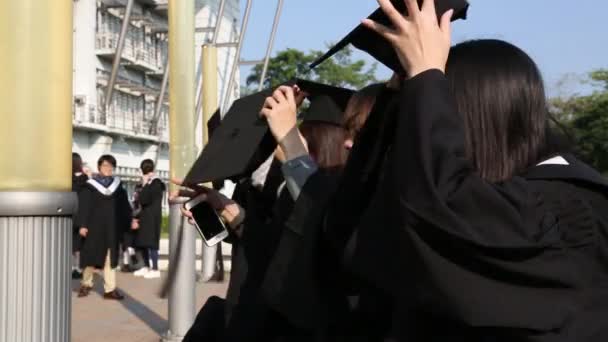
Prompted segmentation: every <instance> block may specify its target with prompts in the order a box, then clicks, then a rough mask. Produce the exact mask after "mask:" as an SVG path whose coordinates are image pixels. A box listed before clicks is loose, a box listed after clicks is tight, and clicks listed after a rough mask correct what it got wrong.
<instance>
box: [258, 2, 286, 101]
mask: <svg viewBox="0 0 608 342" xmlns="http://www.w3.org/2000/svg"><path fill="white" fill-rule="evenodd" d="M282 8H283V0H279V2H278V3H277V10H276V12H275V14H274V22H273V24H272V31H271V32H270V41H269V42H268V48H267V49H266V56H265V57H264V67H263V68H262V75H261V76H260V82H259V85H258V91H262V89H264V79H265V78H266V72H267V71H268V62H269V61H270V54H271V53H272V48H273V46H274V37H275V36H276V33H277V28H278V27H279V21H280V20H281V9H282Z"/></svg>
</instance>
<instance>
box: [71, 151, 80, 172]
mask: <svg viewBox="0 0 608 342" xmlns="http://www.w3.org/2000/svg"><path fill="white" fill-rule="evenodd" d="M80 172H82V158H81V157H80V154H78V153H76V152H72V174H76V173H80Z"/></svg>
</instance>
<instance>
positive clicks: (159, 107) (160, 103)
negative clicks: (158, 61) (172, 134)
mask: <svg viewBox="0 0 608 342" xmlns="http://www.w3.org/2000/svg"><path fill="white" fill-rule="evenodd" d="M168 82H169V58H167V59H166V60H165V71H164V72H163V81H162V83H161V85H160V93H158V98H157V99H156V107H154V116H153V117H152V128H153V130H154V131H153V132H152V133H153V134H154V135H156V136H158V141H159V146H158V148H159V149H160V141H161V136H160V133H159V132H158V121H159V120H160V113H161V112H162V109H163V103H164V101H165V92H166V91H167V83H168ZM158 153H160V150H159V152H158ZM158 153H157V157H158ZM154 165H156V164H154Z"/></svg>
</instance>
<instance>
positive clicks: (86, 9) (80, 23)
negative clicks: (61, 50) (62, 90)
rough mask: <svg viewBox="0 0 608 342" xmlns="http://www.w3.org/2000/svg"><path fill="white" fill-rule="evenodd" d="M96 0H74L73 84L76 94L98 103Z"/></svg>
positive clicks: (90, 102) (88, 103)
mask: <svg viewBox="0 0 608 342" xmlns="http://www.w3.org/2000/svg"><path fill="white" fill-rule="evenodd" d="M96 17H97V7H96V1H95V0H80V1H74V33H73V37H74V49H73V51H74V52H73V56H74V62H73V64H74V67H73V86H74V95H75V96H85V98H86V104H85V106H86V107H88V106H89V105H97V89H96V87H97V86H96V70H95V67H96V64H97V58H96V56H95V20H96Z"/></svg>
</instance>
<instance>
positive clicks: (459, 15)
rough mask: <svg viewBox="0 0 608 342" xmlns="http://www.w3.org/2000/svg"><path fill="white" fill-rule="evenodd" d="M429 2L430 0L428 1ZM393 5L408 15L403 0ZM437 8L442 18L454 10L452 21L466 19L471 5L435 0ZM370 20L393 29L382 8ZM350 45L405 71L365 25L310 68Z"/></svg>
mask: <svg viewBox="0 0 608 342" xmlns="http://www.w3.org/2000/svg"><path fill="white" fill-rule="evenodd" d="M420 1H421V0H419V2H420ZM427 1H428V0H427ZM391 3H392V4H393V6H395V8H396V9H397V10H398V11H399V12H401V13H404V14H405V13H406V12H407V8H406V6H405V2H404V1H403V0H391ZM435 7H436V9H437V16H438V17H441V15H443V13H445V12H447V11H448V10H450V9H453V10H454V15H453V16H452V20H457V19H466V16H467V9H468V7H469V4H468V2H467V1H466V0H435ZM368 19H371V20H373V21H375V22H377V23H380V24H383V25H386V26H389V27H391V26H392V24H391V22H390V19H389V18H388V17H387V16H386V14H384V12H383V11H382V9H381V8H379V9H377V10H376V11H374V13H372V14H371V15H370V16H369V17H368ZM348 44H352V45H353V46H354V47H356V48H357V49H360V50H363V51H365V52H367V53H369V54H370V55H371V56H372V57H374V58H375V59H377V60H378V61H379V62H380V63H382V64H384V65H386V66H387V67H389V68H390V69H392V70H393V71H395V72H396V73H399V74H403V73H404V72H403V71H404V70H403V68H402V67H401V63H399V58H398V57H397V54H396V53H395V51H394V49H393V47H392V46H391V44H390V43H389V42H388V41H386V40H385V39H384V38H382V37H381V36H379V35H378V34H377V33H376V32H374V31H372V30H370V29H368V28H367V27H365V26H363V25H359V26H357V27H356V28H355V29H354V30H352V31H351V32H350V33H349V34H347V35H346V37H344V38H343V39H342V40H341V41H339V42H338V43H337V44H336V45H334V47H332V48H331V49H330V50H329V51H327V52H326V53H325V54H324V55H323V56H321V57H320V58H319V59H317V60H316V61H314V62H313V63H312V64H311V65H310V68H311V69H312V68H314V67H316V66H317V65H319V64H321V63H323V62H324V61H325V60H326V59H328V58H330V57H331V56H333V55H334V54H335V53H336V52H338V51H340V50H342V49H343V48H345V47H346V46H347V45H348Z"/></svg>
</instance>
